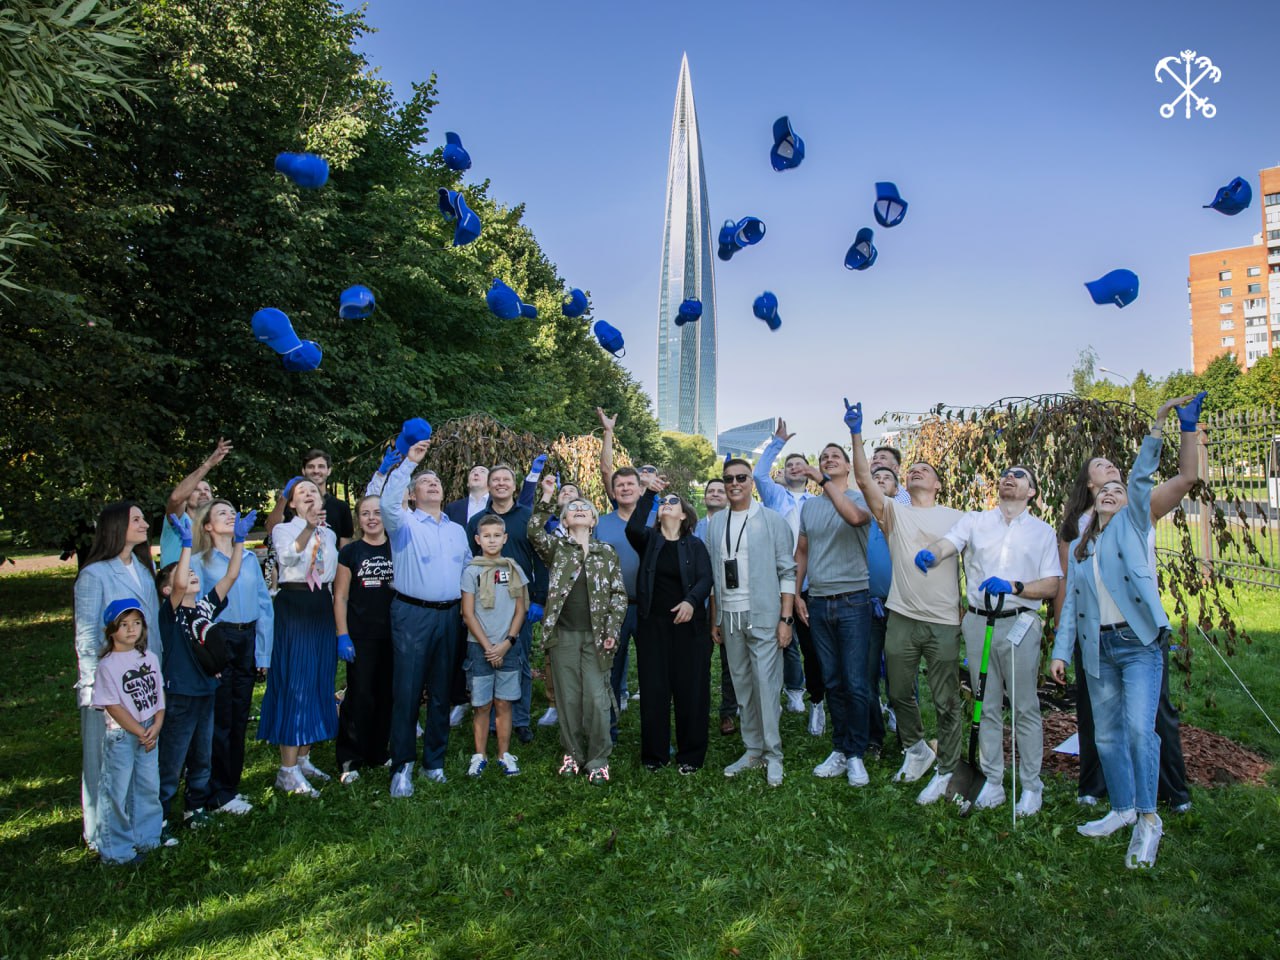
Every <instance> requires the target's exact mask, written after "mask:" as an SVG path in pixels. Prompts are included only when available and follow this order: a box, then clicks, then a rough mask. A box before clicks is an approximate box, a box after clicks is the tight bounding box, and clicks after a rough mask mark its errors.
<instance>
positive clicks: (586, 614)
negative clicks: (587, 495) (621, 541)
mask: <svg viewBox="0 0 1280 960" xmlns="http://www.w3.org/2000/svg"><path fill="white" fill-rule="evenodd" d="M541 486H542V498H541V500H540V501H539V502H538V503H537V504H535V505H534V508H533V516H532V517H531V518H530V520H529V539H530V541H532V543H533V548H534V549H535V550H536V551H537V552H538V555H539V556H540V557H542V559H543V561H544V562H545V563H546V565H547V569H548V571H550V582H549V584H548V587H547V603H546V613H545V615H544V618H543V621H542V642H543V646H544V647H545V648H547V649H548V650H550V649H554V650H555V656H553V657H552V658H551V670H552V677H553V678H554V681H555V688H556V705H557V707H558V711H557V712H558V714H559V722H560V743H561V746H562V747H563V748H564V758H563V759H562V761H561V763H560V773H561V774H563V775H566V776H572V775H573V774H576V773H577V772H578V770H579V769H581V768H584V767H585V768H586V770H587V777H588V779H589V780H590V781H591V782H592V783H596V784H602V783H607V782H608V780H609V754H610V753H611V752H612V751H613V740H612V738H611V737H610V736H609V722H610V716H609V715H610V711H611V710H612V709H613V706H614V704H613V694H612V691H611V689H610V687H609V673H610V670H611V669H612V667H613V652H614V649H615V648H616V647H617V644H618V631H619V630H620V629H621V628H622V618H623V617H624V616H625V615H626V612H627V588H626V585H625V584H624V583H623V581H622V567H621V565H620V564H619V563H618V554H617V553H616V552H615V551H614V549H613V547H611V546H610V545H609V544H607V543H601V542H599V541H598V540H593V539H592V537H591V531H592V529H593V528H594V527H595V525H596V519H597V515H596V509H595V507H593V506H592V505H591V504H590V503H588V502H587V501H586V500H572V501H570V502H569V503H567V504H566V505H565V507H564V509H563V510H562V511H561V513H560V524H561V526H560V530H561V531H563V533H560V532H557V533H556V534H549V533H547V530H546V524H547V519H548V518H549V517H550V515H551V506H552V503H553V502H554V500H555V492H556V480H555V477H554V476H551V475H550V474H547V475H545V476H544V477H543V478H542V482H541Z"/></svg>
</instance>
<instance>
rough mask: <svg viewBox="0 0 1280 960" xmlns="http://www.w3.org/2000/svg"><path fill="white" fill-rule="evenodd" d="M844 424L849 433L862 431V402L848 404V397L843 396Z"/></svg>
mask: <svg viewBox="0 0 1280 960" xmlns="http://www.w3.org/2000/svg"><path fill="white" fill-rule="evenodd" d="M844 425H845V426H846V427H848V428H849V432H850V433H862V402H861V401H859V402H858V403H855V404H854V405H853V406H849V398H848V397H845V398H844Z"/></svg>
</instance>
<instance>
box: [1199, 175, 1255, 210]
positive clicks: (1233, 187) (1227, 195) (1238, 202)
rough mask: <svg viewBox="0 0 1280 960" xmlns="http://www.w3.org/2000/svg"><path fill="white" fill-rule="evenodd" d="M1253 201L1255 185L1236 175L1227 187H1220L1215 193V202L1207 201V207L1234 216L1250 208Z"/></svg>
mask: <svg viewBox="0 0 1280 960" xmlns="http://www.w3.org/2000/svg"><path fill="white" fill-rule="evenodd" d="M1252 201H1253V187H1251V186H1249V181H1248V180H1246V179H1244V178H1243V177H1236V178H1235V179H1234V180H1232V181H1231V182H1230V183H1228V184H1227V185H1226V186H1225V187H1219V188H1218V192H1217V193H1216V194H1215V195H1214V198H1213V203H1206V204H1205V208H1206V209H1209V208H1212V209H1214V210H1217V211H1218V212H1219V213H1225V214H1226V215H1227V216H1228V217H1234V216H1235V215H1236V214H1237V213H1239V212H1240V211H1241V210H1245V209H1247V208H1248V206H1249V204H1250V203H1251V202H1252Z"/></svg>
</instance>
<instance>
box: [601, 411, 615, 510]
mask: <svg viewBox="0 0 1280 960" xmlns="http://www.w3.org/2000/svg"><path fill="white" fill-rule="evenodd" d="M596 416H597V417H599V418H600V426H601V428H602V429H603V431H604V433H603V435H602V436H601V437H600V443H601V445H600V480H601V482H602V483H604V495H605V496H606V497H609V498H610V499H612V498H613V483H612V481H613V428H614V427H615V426H617V424H618V415H617V414H616V413H615V414H614V415H613V416H612V417H611V416H609V415H608V414H606V413H605V412H604V410H603V409H602V408H601V407H596Z"/></svg>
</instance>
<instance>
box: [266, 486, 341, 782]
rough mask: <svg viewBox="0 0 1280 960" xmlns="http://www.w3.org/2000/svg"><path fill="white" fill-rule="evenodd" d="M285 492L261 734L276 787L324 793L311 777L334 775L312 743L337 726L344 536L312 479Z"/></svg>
mask: <svg viewBox="0 0 1280 960" xmlns="http://www.w3.org/2000/svg"><path fill="white" fill-rule="evenodd" d="M283 498H284V500H285V503H286V504H287V506H288V507H289V508H290V509H291V510H293V513H294V516H293V519H292V520H289V521H286V522H284V523H280V524H277V525H276V527H275V529H273V530H272V531H271V542H272V543H274V544H275V548H276V558H277V562H278V564H279V568H278V580H277V584H278V586H279V592H278V593H277V594H276V599H275V637H274V642H273V643H272V646H271V668H270V670H269V671H268V672H267V690H266V693H264V694H263V696H262V710H261V716H260V718H259V720H258V739H259V740H266V741H267V742H268V743H274V744H275V745H276V746H278V747H279V748H280V770H279V771H278V772H277V773H276V787H277V788H279V789H281V790H284V791H285V792H286V793H296V794H301V795H303V796H309V797H318V796H319V795H320V794H319V792H318V791H317V790H316V789H315V788H314V787H313V786H312V784H311V780H310V779H308V778H313V779H316V780H328V779H329V775H328V774H326V773H322V772H321V771H320V770H319V769H317V768H316V766H315V765H314V764H313V763H312V762H311V746H312V744H315V743H319V742H320V741H322V740H332V739H333V738H334V736H335V735H336V734H337V732H338V708H337V703H336V702H335V700H334V679H335V677H336V676H337V672H338V651H339V649H340V644H339V643H338V640H337V631H336V629H335V626H334V619H333V578H334V576H335V575H336V573H337V569H338V541H337V537H336V536H335V535H334V532H333V531H332V530H330V529H329V528H328V527H326V526H324V521H323V520H322V518H321V516H320V514H321V511H322V510H323V508H324V501H323V499H322V498H321V495H320V489H319V488H318V487H317V486H316V485H315V484H314V483H312V482H311V481H310V480H304V479H303V478H302V477H294V478H293V479H292V480H290V481H289V482H288V483H287V484H285V488H284V491H283ZM347 643H348V646H349V645H350V640H348V641H347ZM346 652H347V653H349V651H346Z"/></svg>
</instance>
